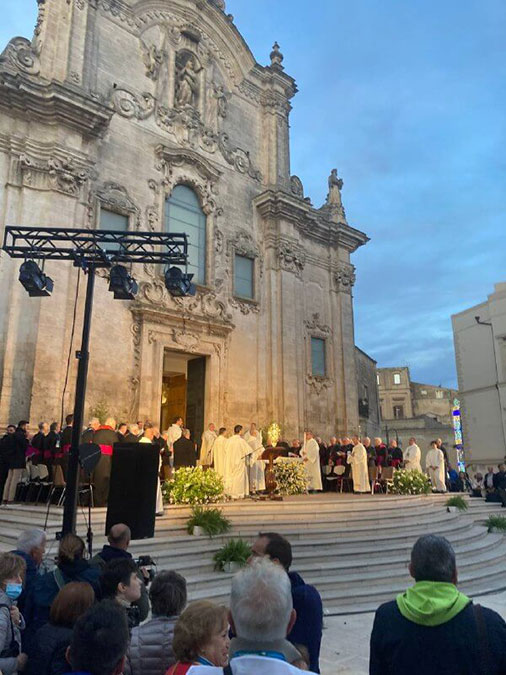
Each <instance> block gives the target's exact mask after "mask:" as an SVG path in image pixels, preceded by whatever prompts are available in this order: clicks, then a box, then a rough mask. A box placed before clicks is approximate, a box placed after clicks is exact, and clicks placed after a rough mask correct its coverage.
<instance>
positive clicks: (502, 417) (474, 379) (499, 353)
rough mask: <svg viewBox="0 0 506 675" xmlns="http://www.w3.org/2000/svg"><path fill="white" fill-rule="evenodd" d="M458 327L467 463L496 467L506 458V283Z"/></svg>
mask: <svg viewBox="0 0 506 675" xmlns="http://www.w3.org/2000/svg"><path fill="white" fill-rule="evenodd" d="M452 324H453V338H454V342H455V357H456V361H457V376H458V382H459V396H460V399H461V405H462V426H463V432H464V446H465V455H466V460H467V461H468V462H471V463H473V464H474V465H478V466H481V467H485V466H487V465H490V464H492V465H494V466H495V465H497V464H498V463H499V462H502V461H503V460H504V457H505V455H506V283H505V282H502V283H497V284H496V285H495V289H494V292H493V293H491V294H490V295H489V296H488V298H487V299H486V300H485V301H484V302H482V303H481V304H479V305H475V306H474V307H470V308H469V309H467V310H465V311H463V312H460V313H459V314H455V315H454V316H452Z"/></svg>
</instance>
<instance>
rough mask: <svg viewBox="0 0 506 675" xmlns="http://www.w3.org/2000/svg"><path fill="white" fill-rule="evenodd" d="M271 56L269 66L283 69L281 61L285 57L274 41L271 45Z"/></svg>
mask: <svg viewBox="0 0 506 675" xmlns="http://www.w3.org/2000/svg"><path fill="white" fill-rule="evenodd" d="M270 58H271V68H277V69H278V70H284V68H283V66H282V63H283V61H284V59H285V57H284V56H283V54H282V53H281V51H280V49H279V45H278V43H277V42H275V43H274V45H273V47H272V52H271V55H270Z"/></svg>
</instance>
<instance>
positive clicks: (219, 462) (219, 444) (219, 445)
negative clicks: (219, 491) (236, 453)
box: [213, 427, 227, 481]
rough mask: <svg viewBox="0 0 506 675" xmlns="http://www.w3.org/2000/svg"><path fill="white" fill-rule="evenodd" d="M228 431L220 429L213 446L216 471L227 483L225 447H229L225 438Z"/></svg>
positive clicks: (223, 428)
mask: <svg viewBox="0 0 506 675" xmlns="http://www.w3.org/2000/svg"><path fill="white" fill-rule="evenodd" d="M226 431H227V430H226V428H225V427H220V430H219V432H218V438H217V439H216V440H215V441H214V445H213V461H214V470H215V471H216V473H217V474H218V476H221V477H222V478H223V481H225V462H226V455H225V447H226V445H227V438H226V436H225V432H226Z"/></svg>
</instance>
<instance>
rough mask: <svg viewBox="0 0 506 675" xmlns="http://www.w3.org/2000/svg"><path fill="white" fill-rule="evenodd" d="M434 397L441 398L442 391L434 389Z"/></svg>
mask: <svg viewBox="0 0 506 675" xmlns="http://www.w3.org/2000/svg"><path fill="white" fill-rule="evenodd" d="M436 398H443V392H442V391H441V389H438V390H437V391H436Z"/></svg>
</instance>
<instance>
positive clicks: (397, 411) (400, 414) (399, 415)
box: [394, 405, 404, 420]
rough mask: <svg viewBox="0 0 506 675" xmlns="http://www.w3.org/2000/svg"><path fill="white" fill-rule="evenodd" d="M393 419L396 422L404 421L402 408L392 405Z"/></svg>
mask: <svg viewBox="0 0 506 675" xmlns="http://www.w3.org/2000/svg"><path fill="white" fill-rule="evenodd" d="M394 419H396V420H402V419H404V406H402V405H394Z"/></svg>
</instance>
